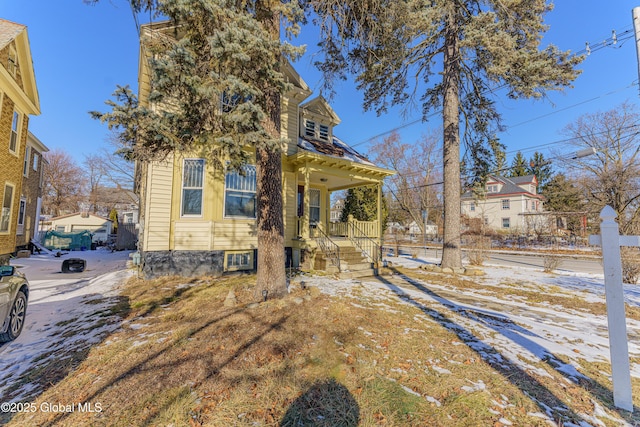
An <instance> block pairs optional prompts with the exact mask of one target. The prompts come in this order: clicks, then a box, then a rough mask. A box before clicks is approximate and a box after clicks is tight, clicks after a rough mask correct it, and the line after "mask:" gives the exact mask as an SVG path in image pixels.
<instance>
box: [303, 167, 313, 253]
mask: <svg viewBox="0 0 640 427" xmlns="http://www.w3.org/2000/svg"><path fill="white" fill-rule="evenodd" d="M303 175H304V194H303V197H302V230H301V233H300V234H301V235H302V238H303V239H305V240H306V239H309V227H310V224H309V223H310V218H311V214H310V211H311V210H310V208H309V187H310V182H311V179H310V175H311V173H310V172H309V165H308V164H306V163H305V165H304V171H303Z"/></svg>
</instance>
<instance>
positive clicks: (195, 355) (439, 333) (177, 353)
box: [8, 271, 640, 427]
mask: <svg viewBox="0 0 640 427" xmlns="http://www.w3.org/2000/svg"><path fill="white" fill-rule="evenodd" d="M405 273H406V274H408V275H411V276H412V277H414V276H415V277H416V278H420V279H422V280H425V281H426V283H428V281H429V280H433V281H437V280H440V281H441V282H446V284H447V285H448V286H451V287H453V288H455V287H456V286H458V287H460V289H465V288H466V287H469V286H473V285H472V283H473V282H470V281H469V280H468V279H466V280H462V279H458V278H455V277H453V276H444V275H439V274H426V273H423V272H418V271H412V272H405ZM374 280H375V279H374ZM254 283H255V277H254V276H252V275H239V276H233V277H225V278H220V279H216V278H207V277H203V278H198V279H194V280H190V281H189V280H185V279H181V278H164V279H157V280H149V281H144V280H140V279H132V280H130V281H129V283H128V284H127V286H126V288H125V290H124V291H123V293H122V295H121V297H120V299H119V302H118V306H117V307H116V308H115V309H114V310H113V315H114V316H120V317H122V321H121V323H122V324H121V327H120V328H119V329H118V330H117V331H116V332H114V333H112V334H111V335H110V336H108V337H107V338H106V339H105V340H104V341H103V342H102V343H101V344H99V345H97V346H94V347H92V348H91V349H90V351H88V352H86V354H83V355H82V358H81V360H79V361H78V362H77V367H76V368H75V369H74V370H72V371H71V372H69V373H67V371H65V375H64V376H63V377H59V378H57V377H56V376H55V372H57V371H56V366H55V363H53V364H52V365H51V366H50V367H48V368H47V369H49V370H50V372H47V369H45V370H44V371H43V372H40V373H39V375H42V376H44V377H46V378H47V379H48V381H49V383H50V386H49V387H48V388H47V389H46V391H45V392H44V393H42V394H40V395H39V396H38V397H37V399H36V400H35V401H34V403H35V405H36V407H37V408H40V410H36V411H33V412H26V413H20V414H16V415H15V416H14V417H13V418H12V419H11V420H10V421H9V420H8V421H9V422H8V425H9V426H54V425H55V426H74V427H76V426H103V425H104V426H174V427H178V426H225V427H226V426H236V425H237V426H245V425H246V426H291V427H294V426H327V427H329V426H332V427H333V426H356V425H358V426H380V425H382V426H493V427H500V426H509V425H514V426H549V425H559V426H561V425H564V426H570V425H576V426H577V425H580V424H579V423H580V422H581V421H585V420H590V424H589V425H594V426H600V425H602V426H617V425H620V424H619V422H618V421H617V420H621V419H622V420H625V421H626V422H627V423H629V425H638V424H639V423H640V416H638V415H633V414H628V413H624V412H623V411H616V410H615V408H614V407H613V405H612V402H611V400H612V394H611V391H610V390H611V383H610V380H609V379H608V374H607V372H610V367H609V366H606V364H598V363H587V362H585V363H584V364H582V367H583V368H584V369H586V370H588V372H583V373H584V374H585V375H586V376H587V377H588V378H590V380H583V381H580V382H579V383H574V382H571V381H568V380H567V379H566V378H565V377H563V376H562V375H561V374H560V373H559V372H558V371H557V370H555V369H554V368H553V366H552V365H551V364H549V363H546V362H545V361H540V363H539V364H538V366H536V368H537V373H531V372H528V371H525V370H523V369H521V368H519V367H518V366H516V365H514V364H513V363H509V362H508V361H506V360H501V358H500V357H499V356H500V355H499V354H492V355H490V357H483V354H485V353H486V351H487V349H480V350H479V349H478V348H477V347H474V346H472V345H468V344H467V343H465V340H464V334H465V333H471V334H473V333H474V331H469V330H466V331H461V330H460V327H459V325H456V324H455V323H454V322H453V321H452V320H451V319H452V313H450V312H449V311H448V308H447V307H445V306H442V305H438V304H436V303H435V302H434V303H433V305H429V304H427V303H425V304H424V305H418V304H407V301H406V300H403V299H402V298H398V297H393V296H385V297H381V298H377V297H376V298H374V297H372V296H371V294H370V293H367V292H362V291H361V289H360V287H359V286H358V285H357V284H355V285H354V287H353V289H352V290H351V293H350V295H348V296H344V295H343V296H331V295H328V294H325V293H322V292H320V291H319V290H318V289H317V288H315V287H308V286H307V287H305V286H296V287H295V289H294V291H293V292H292V293H291V294H290V295H289V296H287V297H286V298H284V299H282V300H270V301H267V302H265V303H261V304H250V303H251V296H252V292H253V291H252V287H253V285H254ZM501 289H502V290H501V291H498V290H495V292H504V291H505V290H504V288H501ZM231 290H233V294H234V296H235V298H229V294H230V291H231ZM517 297H518V298H521V299H525V300H526V299H529V298H530V299H531V304H536V303H538V302H539V301H540V293H536V292H532V293H530V294H528V293H526V292H524V291H519V292H518V295H517ZM225 301H226V303H225ZM565 303H566V304H568V305H569V306H568V308H570V309H572V310H584V311H586V312H593V313H597V314H600V313H601V312H602V307H600V306H597V305H592V304H587V303H583V302H579V301H575V300H572V299H570V298H567V299H566V301H562V300H560V301H555V302H554V304H556V305H558V304H560V305H562V304H565ZM633 315H634V317H638V315H637V313H635V312H634V313H633ZM494 353H495V352H494ZM60 356H61V358H62V357H63V356H64V355H63V354H61V355H60ZM633 386H634V391H635V396H636V399H637V398H638V397H639V392H640V382H639V381H637V380H635V379H634V384H633ZM51 404H57V405H59V407H58V409H60V407H63V408H64V407H66V408H68V409H69V410H68V411H60V410H58V411H49V412H47V411H45V410H43V409H42V408H46V407H47V405H51ZM636 404H637V405H639V406H640V402H636ZM43 405H44V406H43ZM594 413H598V414H599V415H600V416H599V417H598V419H595V418H593V419H591V418H589V417H593V414H594ZM598 423H599V424H598ZM582 425H585V426H586V425H587V424H582Z"/></svg>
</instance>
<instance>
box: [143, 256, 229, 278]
mask: <svg viewBox="0 0 640 427" xmlns="http://www.w3.org/2000/svg"><path fill="white" fill-rule="evenodd" d="M141 255H142V256H141V262H142V273H143V274H144V277H145V278H147V279H154V278H156V277H160V276H183V277H195V276H221V275H222V273H223V271H224V251H153V252H143V253H142V254H141Z"/></svg>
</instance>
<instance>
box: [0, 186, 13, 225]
mask: <svg viewBox="0 0 640 427" xmlns="http://www.w3.org/2000/svg"><path fill="white" fill-rule="evenodd" d="M7 187H11V202H10V205H9V221H8V223H7V229H6V230H0V234H11V219H12V215H13V199H15V196H16V186H15V185H14V184H10V183H8V182H5V184H4V190H3V192H2V199H1V200H2V204H1V205H0V224H1V222H2V210H4V197H5V194H6V193H7Z"/></svg>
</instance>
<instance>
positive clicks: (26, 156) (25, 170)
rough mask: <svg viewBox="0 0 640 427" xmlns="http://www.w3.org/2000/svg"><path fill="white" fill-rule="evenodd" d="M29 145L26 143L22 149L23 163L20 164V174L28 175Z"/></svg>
mask: <svg viewBox="0 0 640 427" xmlns="http://www.w3.org/2000/svg"><path fill="white" fill-rule="evenodd" d="M30 148H31V147H29V146H28V145H27V149H26V150H25V151H24V164H23V165H22V174H23V175H24V176H26V177H28V176H29V160H30V159H29V154H31V150H30Z"/></svg>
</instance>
